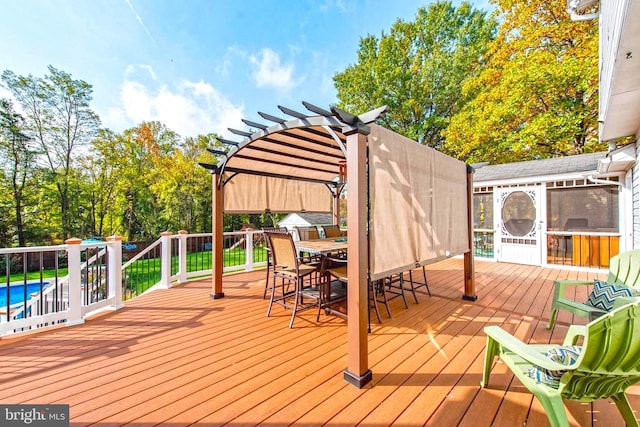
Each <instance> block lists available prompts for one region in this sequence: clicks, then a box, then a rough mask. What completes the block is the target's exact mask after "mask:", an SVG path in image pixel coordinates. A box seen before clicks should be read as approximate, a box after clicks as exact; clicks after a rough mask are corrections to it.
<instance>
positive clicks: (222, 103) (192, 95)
mask: <svg viewBox="0 0 640 427" xmlns="http://www.w3.org/2000/svg"><path fill="white" fill-rule="evenodd" d="M148 70H149V72H150V74H151V75H152V76H154V77H155V74H154V73H153V70H152V69H151V67H149V69H148ZM130 77H131V75H130V73H127V74H126V76H125V80H124V82H123V83H122V85H121V87H120V100H119V104H120V105H119V106H118V107H117V108H112V109H110V110H109V111H108V112H107V113H106V114H103V115H102V119H103V123H104V124H105V126H107V127H109V128H112V129H114V130H116V129H125V128H128V127H133V126H136V125H138V124H139V123H140V122H142V121H151V120H158V121H160V122H162V123H164V124H165V125H166V126H167V127H169V129H171V130H174V131H176V132H178V133H179V134H180V135H181V136H196V135H198V134H207V133H210V132H215V133H217V134H219V135H223V136H227V137H228V136H230V133H229V131H228V130H227V128H228V127H229V126H231V127H233V126H234V125H237V124H238V123H240V119H241V118H242V116H243V110H244V107H243V106H238V105H234V104H233V103H231V101H229V100H228V99H227V98H226V97H225V96H224V95H223V94H222V93H221V92H220V91H218V90H217V89H216V88H214V87H213V86H212V85H210V84H209V83H207V82H205V81H203V80H200V81H198V82H192V81H188V80H183V81H181V82H180V83H179V84H177V85H174V86H169V85H167V84H164V83H162V82H160V81H158V80H157V79H155V78H154V81H153V82H152V83H151V84H149V83H146V84H145V83H142V82H141V81H139V80H134V79H131V78H130Z"/></svg>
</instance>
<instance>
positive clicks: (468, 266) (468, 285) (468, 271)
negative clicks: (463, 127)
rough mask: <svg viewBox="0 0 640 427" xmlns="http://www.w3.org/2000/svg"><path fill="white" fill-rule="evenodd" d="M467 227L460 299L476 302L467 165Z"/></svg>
mask: <svg viewBox="0 0 640 427" xmlns="http://www.w3.org/2000/svg"><path fill="white" fill-rule="evenodd" d="M467 226H468V230H469V252H467V253H465V254H464V295H462V299H464V300H467V301H476V300H477V299H478V296H477V295H476V283H475V273H474V268H473V253H474V250H473V243H474V241H473V168H472V167H471V166H469V165H467Z"/></svg>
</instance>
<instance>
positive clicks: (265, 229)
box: [262, 227, 288, 299]
mask: <svg viewBox="0 0 640 427" xmlns="http://www.w3.org/2000/svg"><path fill="white" fill-rule="evenodd" d="M262 231H263V232H264V249H265V251H266V252H267V277H266V279H265V281H264V294H263V295H262V299H265V298H267V291H268V290H269V277H270V276H271V270H273V256H271V248H270V247H269V239H268V238H267V233H269V232H273V231H276V232H280V233H286V232H288V230H287V228H286V227H262Z"/></svg>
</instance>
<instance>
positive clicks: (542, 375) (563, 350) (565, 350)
mask: <svg viewBox="0 0 640 427" xmlns="http://www.w3.org/2000/svg"><path fill="white" fill-rule="evenodd" d="M581 351H582V346H579V345H574V346H571V347H556V348H552V349H551V350H549V351H547V353H546V354H545V356H546V357H548V358H549V359H551V360H553V361H554V362H557V363H562V364H563V365H567V366H568V365H571V364H573V363H574V362H575V361H576V360H578V357H580V352H581ZM565 372H567V371H562V370H561V371H550V370H548V369H543V368H540V367H539V366H532V367H531V368H529V370H528V371H527V375H529V376H530V377H531V378H533V379H534V380H536V381H537V382H539V383H541V384H546V385H548V386H549V387H552V388H558V386H559V385H560V378H561V377H562V375H563V374H564V373H565Z"/></svg>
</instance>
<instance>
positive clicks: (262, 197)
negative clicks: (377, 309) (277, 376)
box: [201, 102, 476, 387]
mask: <svg viewBox="0 0 640 427" xmlns="http://www.w3.org/2000/svg"><path fill="white" fill-rule="evenodd" d="M303 105H304V107H305V108H306V109H307V110H309V111H310V112H311V113H312V114H311V115H308V114H303V113H300V112H298V111H294V110H291V109H289V108H286V107H282V106H278V108H279V109H280V110H281V111H282V112H283V113H284V114H286V115H287V116H290V117H291V118H290V119H283V118H280V117H276V116H272V115H269V114H266V113H262V112H259V113H258V114H259V115H260V116H261V117H262V118H263V119H265V120H267V121H269V122H273V123H274V124H273V125H266V124H262V123H256V122H253V121H250V120H243V122H244V123H245V124H247V125H248V126H249V127H250V128H252V129H253V130H254V131H252V132H246V131H242V130H237V129H231V128H230V129H229V130H230V131H231V132H232V133H234V134H236V135H239V136H241V137H243V138H244V139H243V140H242V141H231V140H227V139H222V138H220V139H219V141H220V142H221V143H222V144H223V145H224V146H226V147H228V149H227V150H219V149H209V151H210V152H211V153H213V154H215V155H217V156H220V160H221V161H220V162H218V164H217V165H210V164H201V165H202V166H203V167H205V168H207V169H209V170H210V171H211V173H212V175H213V209H212V212H213V218H212V223H213V224H212V225H213V227H212V228H213V266H212V271H213V279H212V281H213V283H212V288H213V289H212V293H211V296H212V298H214V299H217V298H223V297H224V292H223V289H222V267H223V266H222V262H223V247H222V243H223V227H222V224H223V222H222V218H223V212H228V213H262V212H264V211H266V210H270V211H272V212H300V211H306V212H331V211H332V212H333V213H334V222H335V223H336V224H337V223H338V221H339V212H340V209H339V203H340V194H341V192H342V190H343V187H344V186H345V185H347V186H348V187H347V189H348V195H347V198H346V199H347V226H348V229H349V238H348V242H347V244H348V253H349V261H348V282H349V286H348V290H347V292H348V295H347V301H348V302H347V313H348V314H347V324H348V326H347V330H348V346H349V349H348V354H349V356H348V362H347V369H346V370H345V371H344V378H345V380H346V381H348V382H349V383H351V384H353V385H355V386H357V387H363V386H364V385H365V384H367V383H368V382H369V381H371V379H372V372H371V370H370V369H369V366H368V344H367V339H368V334H367V325H368V314H369V313H368V310H369V302H368V293H367V291H368V281H369V280H375V279H378V278H382V277H386V276H389V275H391V274H395V273H400V272H403V271H406V270H408V269H411V268H416V267H420V266H422V265H425V264H427V263H431V262H435V261H438V260H441V259H443V258H446V257H450V256H454V255H464V259H465V263H464V265H465V270H464V294H463V296H462V297H463V298H464V299H467V300H471V301H475V299H476V295H475V287H474V273H473V252H472V247H473V227H472V218H473V216H472V212H471V209H472V205H473V204H472V203H471V195H472V191H473V188H472V187H473V185H472V169H471V168H470V167H468V166H467V165H465V164H464V163H463V162H460V161H458V160H455V159H453V158H451V157H449V156H446V155H444V154H442V153H439V152H437V151H436V150H433V149H432V148H429V147H425V146H422V145H420V144H418V143H416V142H415V141H412V140H410V139H408V138H405V137H403V136H401V135H399V134H397V133H395V132H392V131H390V130H388V129H385V128H383V127H381V126H378V125H376V124H375V121H376V120H377V119H378V117H379V116H380V115H381V114H383V113H384V111H385V110H386V106H385V107H380V108H377V109H375V110H372V111H369V112H367V113H365V114H361V115H359V116H356V115H353V114H350V113H347V112H345V111H342V110H340V109H338V108H335V107H332V108H331V110H330V111H328V110H325V109H322V108H320V107H317V106H315V105H312V104H309V103H307V102H303ZM347 171H348V179H347Z"/></svg>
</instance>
